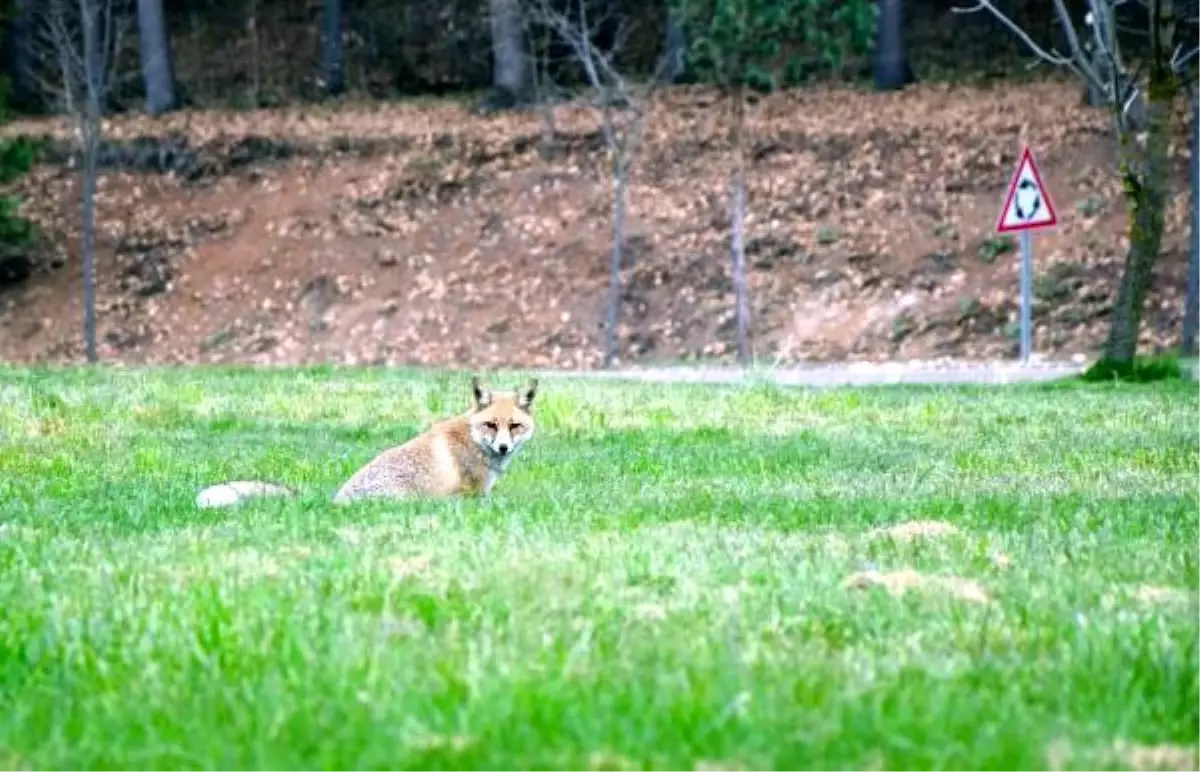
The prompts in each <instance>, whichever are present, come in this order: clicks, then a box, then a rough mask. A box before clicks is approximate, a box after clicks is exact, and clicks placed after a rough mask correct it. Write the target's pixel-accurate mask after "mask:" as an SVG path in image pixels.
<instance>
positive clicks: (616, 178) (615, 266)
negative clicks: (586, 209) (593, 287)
mask: <svg viewBox="0 0 1200 772" xmlns="http://www.w3.org/2000/svg"><path fill="white" fill-rule="evenodd" d="M618 151H619V149H618V148H610V152H611V153H612V154H613V208H612V252H611V254H610V259H609V265H608V303H607V305H606V308H605V313H604V327H605V331H604V367H605V368H609V367H612V366H613V365H614V364H615V363H616V360H617V357H618V355H619V354H620V344H621V336H620V335H619V333H618V330H617V325H618V323H619V321H620V311H621V264H622V262H623V257H624V249H625V222H626V220H627V213H628V203H627V202H628V199H629V193H628V191H629V169H628V167H627V166H626V164H625V163H624V161H623V159H621V158H619V157H618V155H617V154H618Z"/></svg>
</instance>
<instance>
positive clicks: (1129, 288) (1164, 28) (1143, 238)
mask: <svg viewBox="0 0 1200 772" xmlns="http://www.w3.org/2000/svg"><path fill="white" fill-rule="evenodd" d="M1165 1H1166V0H1151V2H1150V74H1149V82H1148V83H1147V91H1148V94H1149V98H1148V100H1147V104H1146V121H1147V129H1146V132H1145V138H1144V140H1142V142H1144V144H1143V145H1141V147H1139V139H1138V137H1137V135H1136V134H1135V133H1134V132H1133V131H1132V130H1131V129H1129V128H1125V129H1122V130H1121V131H1120V134H1121V136H1120V144H1121V152H1122V158H1121V176H1122V181H1123V182H1124V185H1125V200H1126V202H1127V204H1128V206H1129V209H1130V213H1129V214H1130V217H1129V252H1128V253H1127V255H1126V258H1125V270H1124V272H1123V273H1122V276H1121V285H1120V289H1119V290H1118V291H1117V302H1116V304H1114V305H1113V309H1112V319H1111V323H1110V326H1109V331H1108V339H1107V341H1106V342H1105V345H1104V359H1105V360H1106V362H1107V363H1108V364H1109V365H1113V366H1116V367H1117V368H1120V369H1126V368H1131V367H1132V366H1133V363H1134V358H1135V357H1136V356H1137V342H1138V332H1139V331H1140V329H1141V323H1142V311H1143V309H1144V308H1145V305H1146V295H1147V294H1148V293H1149V291H1150V284H1151V282H1152V281H1153V279H1154V266H1155V263H1157V262H1158V256H1159V253H1160V252H1161V250H1162V238H1163V227H1164V214H1165V209H1166V202H1167V193H1168V186H1169V179H1168V175H1169V171H1170V158H1169V144H1170V131H1171V127H1170V120H1171V105H1172V103H1173V102H1174V99H1175V94H1176V80H1175V73H1174V72H1172V70H1171V67H1170V64H1169V62H1168V56H1169V54H1168V53H1167V46H1168V44H1169V42H1170V40H1171V38H1172V35H1173V33H1174V18H1173V16H1172V15H1171V12H1170V10H1169V9H1164V8H1163V3H1164V2H1165ZM1117 109H1119V107H1118V108H1117ZM1119 125H1120V124H1119ZM1125 125H1126V126H1127V125H1128V124H1125Z"/></svg>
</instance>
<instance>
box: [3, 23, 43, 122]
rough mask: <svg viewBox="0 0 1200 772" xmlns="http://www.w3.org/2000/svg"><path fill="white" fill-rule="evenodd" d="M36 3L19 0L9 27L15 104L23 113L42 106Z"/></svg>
mask: <svg viewBox="0 0 1200 772" xmlns="http://www.w3.org/2000/svg"><path fill="white" fill-rule="evenodd" d="M35 5H36V3H35V0H17V1H16V3H15V7H14V8H13V18H12V22H11V23H10V24H9V25H8V46H7V47H8V49H9V51H11V52H12V60H11V61H10V62H9V67H10V72H11V78H12V103H13V104H14V105H16V106H17V107H18V108H20V109H23V110H31V109H35V108H37V107H40V106H41V99H40V98H39V95H38V87H37V80H36V78H35V75H34V65H35V59H34V52H33V45H32V40H33V22H34V11H35Z"/></svg>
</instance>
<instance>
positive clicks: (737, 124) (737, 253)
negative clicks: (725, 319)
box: [729, 81, 750, 365]
mask: <svg viewBox="0 0 1200 772" xmlns="http://www.w3.org/2000/svg"><path fill="white" fill-rule="evenodd" d="M731 97H732V99H733V105H732V106H733V126H732V127H730V134H731V139H732V144H733V175H732V179H731V180H730V198H731V202H730V203H731V205H730V207H729V209H730V216H731V218H732V220H733V222H732V228H731V231H732V244H731V255H730V257H731V259H732V274H733V276H732V278H733V302H734V324H735V325H736V327H737V357H738V362H739V363H740V364H742V365H746V364H749V363H750V299H749V290H748V288H747V285H746V158H745V150H744V148H743V147H742V146H743V144H744V142H743V137H742V134H743V129H744V127H745V121H746V102H745V95H744V94H743V87H742V84H741V82H740V81H739V82H737V83H735V84H734V86H733V89H732V92H731Z"/></svg>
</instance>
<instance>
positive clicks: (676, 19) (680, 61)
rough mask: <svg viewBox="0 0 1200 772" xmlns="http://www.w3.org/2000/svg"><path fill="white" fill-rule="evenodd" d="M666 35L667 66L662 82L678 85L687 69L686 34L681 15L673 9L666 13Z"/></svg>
mask: <svg viewBox="0 0 1200 772" xmlns="http://www.w3.org/2000/svg"><path fill="white" fill-rule="evenodd" d="M666 33H667V39H666V51H667V65H666V67H665V68H664V77H663V80H664V81H666V82H667V83H678V82H679V80H680V79H681V78H683V76H684V72H685V70H686V69H687V67H686V57H687V32H686V30H685V29H684V26H683V15H682V14H681V13H680V12H679V11H677V10H675V9H674V8H671V9H670V10H668V11H667V29H666Z"/></svg>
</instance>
